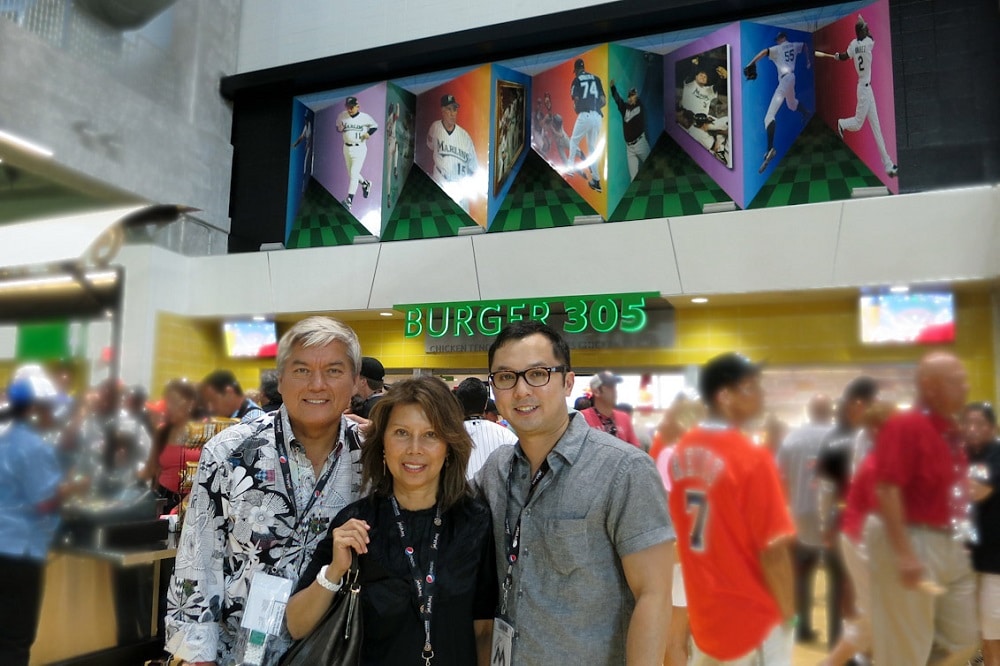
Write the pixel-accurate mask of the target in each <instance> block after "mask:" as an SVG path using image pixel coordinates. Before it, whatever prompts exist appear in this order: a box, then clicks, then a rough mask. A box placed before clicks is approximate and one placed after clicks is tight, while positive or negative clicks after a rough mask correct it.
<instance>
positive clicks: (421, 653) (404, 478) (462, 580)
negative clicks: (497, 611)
mask: <svg viewBox="0 0 1000 666" xmlns="http://www.w3.org/2000/svg"><path fill="white" fill-rule="evenodd" d="M471 451H472V440H471V439H470V438H469V435H468V433H467V432H466V431H465V425H464V423H463V412H462V408H461V406H460V405H459V403H458V400H456V399H455V397H454V396H453V395H452V393H451V390H450V389H449V388H448V386H447V385H445V383H444V382H442V381H441V380H440V379H437V378H436V377H429V376H425V377H418V378H416V379H408V380H405V381H402V382H398V383H396V384H393V386H392V390H391V391H389V392H388V393H386V394H385V396H384V397H383V398H382V399H381V400H379V401H378V403H377V404H376V405H375V407H374V409H372V413H371V424H370V426H369V429H368V431H367V436H366V438H365V445H364V449H363V452H362V454H361V467H362V478H363V485H364V487H365V488H366V489H368V490H369V491H370V492H371V494H370V495H369V496H368V497H366V498H364V499H362V500H359V501H357V502H355V503H354V504H351V505H349V506H348V507H347V508H345V509H344V510H343V511H342V512H341V513H340V515H338V516H337V517H336V518H335V519H334V521H333V525H334V528H333V530H332V532H331V533H329V534H328V536H327V537H326V538H325V539H324V540H323V541H321V542H320V544H319V546H317V548H316V554H315V556H314V557H313V560H312V563H311V564H310V565H309V566H308V568H306V570H305V571H304V573H303V575H302V577H301V578H300V579H299V583H298V589H299V591H298V592H297V593H296V594H295V595H294V596H293V597H292V598H291V599H290V600H289V602H288V608H287V624H288V631H289V633H290V634H291V635H292V636H293V637H295V638H300V637H302V636H304V635H306V634H308V633H310V632H311V631H312V630H313V629H314V628H315V627H316V625H317V623H318V622H319V620H320V618H321V617H322V616H323V614H324V613H325V612H326V610H327V609H328V608H329V607H330V604H331V603H333V601H334V599H335V598H336V595H335V594H334V592H335V591H336V590H337V589H338V587H339V586H340V585H341V584H342V583H341V579H342V577H343V576H344V574H345V573H346V572H347V570H348V569H349V568H350V566H351V559H352V558H351V554H352V552H355V553H357V554H358V555H359V556H360V557H359V558H358V567H359V569H360V572H361V573H360V578H359V582H360V584H361V606H360V608H361V613H362V623H363V627H364V634H363V639H362V643H361V663H362V664H367V665H372V666H375V665H380V666H411V665H412V666H425V664H428V663H433V664H436V665H438V666H471V665H472V664H476V663H478V664H479V665H480V666H486V665H487V664H489V654H488V651H489V647H490V645H489V642H490V631H491V629H492V626H493V622H492V618H493V610H494V608H495V607H496V594H497V588H496V563H495V561H494V551H495V550H496V549H495V548H494V545H493V530H492V525H491V523H490V514H489V509H488V508H487V506H486V504H485V502H483V501H482V500H480V499H475V498H473V497H472V494H471V490H470V488H469V485H468V483H467V482H466V478H465V468H466V465H468V462H469V455H470V453H471ZM346 602H347V601H346V599H342V600H341V601H340V603H346ZM432 654H433V661H431V659H430V657H431V655H432Z"/></svg>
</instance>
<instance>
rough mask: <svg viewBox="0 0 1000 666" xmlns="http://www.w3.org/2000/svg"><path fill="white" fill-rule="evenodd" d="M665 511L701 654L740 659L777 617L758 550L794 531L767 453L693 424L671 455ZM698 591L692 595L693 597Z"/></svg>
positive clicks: (731, 432)
mask: <svg viewBox="0 0 1000 666" xmlns="http://www.w3.org/2000/svg"><path fill="white" fill-rule="evenodd" d="M669 472H670V480H671V484H672V485H671V492H670V515H671V517H672V518H673V520H674V524H675V525H676V527H677V535H678V536H677V548H678V552H679V554H680V560H681V568H682V569H683V571H684V587H685V589H686V590H687V591H688V594H687V599H688V614H689V616H690V619H691V634H692V636H693V638H694V640H695V643H697V644H698V647H699V649H701V650H702V651H703V652H704V653H706V654H708V655H710V656H712V657H714V658H716V659H719V660H730V659H736V658H737V657H741V656H743V655H745V654H747V653H749V652H750V651H752V650H753V649H754V648H755V647H757V646H758V645H760V644H761V643H762V642H763V641H764V639H765V637H766V636H767V634H768V633H769V632H770V631H771V630H772V629H773V628H774V627H775V626H777V625H778V624H779V623H780V622H781V612H780V610H779V608H778V604H777V602H776V601H775V599H774V597H773V596H772V595H771V592H770V589H769V588H768V586H767V582H766V580H765V579H764V571H763V568H762V567H761V564H760V553H761V551H763V550H765V549H766V548H767V547H768V546H770V545H771V544H772V543H774V542H775V541H777V540H779V539H781V538H783V537H786V536H790V535H792V534H794V533H795V527H794V525H793V524H792V520H791V516H790V515H789V513H788V509H787V508H786V507H785V498H784V495H783V493H782V490H781V484H780V482H779V481H778V470H777V467H776V466H775V464H774V460H773V459H772V457H771V454H770V452H769V451H768V450H767V449H765V448H762V447H757V446H754V445H753V443H752V442H750V440H749V439H747V437H746V436H745V435H743V434H742V433H741V432H739V431H738V430H735V429H731V428H727V427H724V426H721V425H720V426H717V427H716V426H714V425H713V426H699V427H697V428H694V429H693V430H691V431H689V432H688V433H687V434H686V435H685V436H684V437H683V438H681V441H680V442H679V443H678V444H677V448H676V450H675V451H674V455H673V458H672V459H671V460H670V468H669ZM692 590H697V594H692Z"/></svg>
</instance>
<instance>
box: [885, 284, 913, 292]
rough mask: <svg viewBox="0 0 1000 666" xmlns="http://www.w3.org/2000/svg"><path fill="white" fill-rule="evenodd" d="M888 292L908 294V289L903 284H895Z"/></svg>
mask: <svg viewBox="0 0 1000 666" xmlns="http://www.w3.org/2000/svg"><path fill="white" fill-rule="evenodd" d="M889 291H891V292H892V293H894V294H906V293H909V291H910V288H909V287H907V286H906V285H905V284H897V285H896V286H894V287H889Z"/></svg>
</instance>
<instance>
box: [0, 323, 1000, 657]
mask: <svg viewBox="0 0 1000 666" xmlns="http://www.w3.org/2000/svg"><path fill="white" fill-rule="evenodd" d="M484 362H485V364H486V367H487V368H488V373H487V378H486V380H485V381H484V380H481V379H478V378H475V377H471V378H468V379H465V380H464V381H462V382H461V383H459V384H458V385H457V386H455V387H454V388H451V387H449V386H448V385H447V384H446V383H445V382H443V381H442V380H440V379H438V378H435V377H431V376H416V377H413V378H408V379H405V380H402V381H397V382H394V383H393V384H392V385H391V386H389V385H388V384H386V382H385V369H384V367H383V366H382V364H381V363H380V362H379V361H378V360H377V359H375V358H371V357H362V355H361V347H360V343H359V341H358V339H357V336H356V335H355V333H354V331H353V330H351V329H350V328H349V327H348V326H346V325H344V324H342V323H341V322H339V321H336V320H334V319H331V318H328V317H310V318H307V319H304V320H302V321H300V322H298V323H297V324H295V325H294V326H293V327H291V328H290V329H289V330H288V331H287V332H286V333H285V335H284V336H282V338H281V340H280V342H279V344H278V351H277V359H276V366H277V367H276V369H275V370H272V371H267V372H265V373H263V375H262V381H261V385H260V387H259V388H257V389H254V390H247V391H244V390H243V388H242V387H241V386H240V383H239V382H238V381H237V378H236V377H235V375H234V374H233V373H232V372H230V371H228V370H217V371H214V372H212V373H210V374H209V375H207V376H206V377H204V378H203V379H202V381H201V382H200V383H198V384H195V383H192V382H188V381H186V380H182V379H175V380H171V381H169V382H168V383H167V384H166V386H165V387H164V389H163V392H162V395H161V396H160V397H159V398H158V399H157V400H154V401H150V400H149V399H148V398H147V396H145V394H144V393H143V392H142V391H141V390H139V389H133V390H123V388H122V387H121V386H120V385H118V384H117V383H113V382H104V383H102V384H101V385H99V386H98V387H97V388H96V389H95V390H94V391H93V392H92V394H89V395H87V396H86V397H85V398H84V399H82V400H80V401H74V400H72V399H71V398H69V397H68V396H67V394H66V393H65V392H63V391H60V390H58V389H56V388H55V385H54V384H53V383H52V382H51V381H50V380H49V379H48V378H47V377H46V375H45V373H44V372H43V371H42V370H41V369H40V368H37V367H28V368H22V369H21V370H19V371H18V374H17V375H16V376H15V377H14V379H13V380H12V382H11V383H10V385H9V387H8V389H7V402H8V404H9V407H8V409H7V413H6V414H5V415H4V416H3V417H2V418H3V423H2V424H0V475H2V476H3V478H2V479H0V585H3V586H4V589H5V590H10V591H11V594H14V595H16V597H17V603H12V604H8V605H6V607H7V609H8V610H7V611H4V613H5V616H4V618H2V619H4V620H5V621H2V622H0V663H4V664H7V663H10V664H22V663H23V664H26V663H27V659H28V653H29V650H30V646H31V643H32V641H33V640H34V635H35V628H36V626H37V621H38V613H39V609H40V599H41V589H42V585H43V574H44V562H45V557H46V553H47V550H48V547H49V544H50V543H51V539H52V536H53V534H54V531H55V526H56V525H57V524H58V511H59V506H60V504H61V503H62V502H64V501H65V500H66V499H67V498H69V497H72V496H73V495H78V494H91V495H99V496H107V497H110V496H119V495H120V494H121V493H123V492H126V491H128V490H129V489H134V488H136V487H139V488H143V489H147V488H148V490H149V492H152V493H155V494H156V495H158V496H159V497H160V498H162V499H163V500H164V501H165V503H166V510H167V511H170V510H175V511H176V510H177V508H178V506H179V505H181V503H182V502H184V503H185V504H186V511H185V512H184V519H183V529H182V532H181V535H180V538H179V544H178V548H177V556H176V561H175V567H174V570H173V576H172V579H171V581H170V585H169V589H168V591H167V609H166V614H165V618H164V622H165V629H166V632H165V634H166V635H165V646H166V650H167V651H168V652H169V653H170V654H172V655H173V656H174V658H175V659H177V660H180V661H182V662H183V663H187V664H192V665H198V664H218V665H225V666H229V665H234V664H247V665H252V666H264V665H271V664H277V663H279V661H280V660H281V658H282V656H283V655H284V654H285V653H286V652H287V651H288V650H289V648H290V647H291V646H292V645H293V644H296V642H297V641H298V642H301V641H309V640H313V639H314V638H313V637H314V636H315V635H316V634H317V633H320V630H318V629H316V628H317V627H318V626H321V624H322V622H323V621H324V619H325V618H326V617H327V616H328V614H329V613H330V611H331V608H334V607H336V606H337V605H338V604H340V603H345V602H344V601H343V598H344V596H345V595H344V594H343V593H342V592H341V590H342V588H344V586H345V585H346V580H347V577H348V576H347V575H348V573H349V571H350V570H351V569H352V566H356V567H357V571H358V574H357V578H356V580H354V581H353V582H352V585H359V586H360V607H359V608H360V613H361V618H362V621H363V623H364V626H365V631H364V635H363V639H362V641H361V645H360V662H359V663H362V664H386V665H390V664H391V665H394V666H395V665H406V664H411V663H412V664H419V665H420V666H427V665H428V664H462V665H465V664H476V663H478V664H481V665H487V664H499V663H504V664H549V663H581V664H624V663H628V664H649V665H652V664H656V665H657V666H659V665H660V664H668V665H672V666H678V665H680V664H689V663H692V664H699V665H710V664H711V665H714V664H733V665H738V666H742V665H744V664H745V665H747V666H749V665H751V664H762V665H765V666H770V665H772V664H783V665H790V664H791V661H792V649H793V643H794V642H795V641H800V642H815V641H816V640H817V635H818V633H819V632H817V627H816V626H814V624H813V622H812V613H813V599H812V590H813V588H814V582H813V576H814V574H815V572H816V570H817V569H818V568H820V567H822V568H824V569H825V572H826V576H825V581H826V584H827V594H826V599H827V603H828V608H827V614H826V615H827V621H828V626H827V628H826V632H825V633H826V636H827V638H828V640H829V643H830V645H829V648H830V653H829V655H828V657H827V658H826V659H825V660H824V661H823V662H822V663H823V666H831V665H834V664H868V663H874V664H877V665H878V666H883V665H895V664H898V665H899V666H913V665H914V664H927V663H942V664H956V665H958V664H961V665H964V664H966V663H967V661H968V660H969V659H976V658H977V657H976V654H975V653H976V651H977V649H980V648H981V655H980V656H979V657H978V658H979V659H980V660H982V661H981V662H980V663H985V664H987V665H989V666H998V664H1000V617H998V615H1000V561H998V558H1000V499H998V497H997V496H996V494H995V493H994V492H993V489H994V488H995V487H996V484H997V483H998V482H1000V444H998V442H997V427H996V416H995V413H994V411H993V409H992V407H991V406H990V405H988V404H986V403H969V404H966V399H967V395H966V394H967V392H968V387H967V382H966V375H965V369H964V366H963V365H962V363H961V362H960V361H959V359H957V358H956V357H955V356H953V355H951V354H949V353H946V352H941V351H937V352H931V353H929V354H928V355H927V356H926V357H925V358H923V359H922V360H921V362H920V363H919V366H918V368H917V372H916V377H915V384H916V386H915V388H916V393H917V401H916V404H914V405H913V407H912V408H909V409H905V410H897V408H896V407H895V406H894V405H892V404H890V403H888V402H886V401H883V400H880V398H879V385H878V382H877V381H875V380H874V379H872V378H870V377H858V378H856V379H854V380H852V381H851V382H850V383H848V384H847V386H846V387H845V388H844V390H843V394H842V395H841V396H840V398H839V399H838V400H836V401H835V400H832V399H830V398H829V397H827V396H823V395H816V396H813V397H812V398H811V399H810V401H809V404H808V405H807V408H806V413H807V416H808V422H807V423H806V424H805V425H803V426H801V427H799V428H795V429H792V430H791V431H789V432H787V434H785V435H784V436H782V437H780V438H778V437H779V436H778V435H777V434H771V435H770V437H769V438H765V440H768V439H770V440H775V439H777V441H765V442H763V443H761V442H758V441H755V439H754V438H752V437H750V436H749V435H748V434H747V431H748V429H749V428H750V426H751V425H754V424H760V423H761V421H760V419H761V416H762V414H763V412H764V405H765V395H764V391H763V388H762V386H761V375H762V372H763V370H762V368H761V367H760V366H759V365H756V364H754V363H752V362H751V361H750V360H748V359H746V358H745V357H743V356H740V355H738V354H735V353H729V354H723V355H720V356H717V357H715V358H713V359H711V360H710V361H708V362H707V363H706V364H705V365H704V366H703V367H702V368H701V369H700V373H699V380H698V394H699V395H698V397H697V398H696V397H694V396H691V395H686V394H682V395H679V396H678V398H677V399H676V400H675V401H674V403H673V404H672V405H671V406H670V407H669V408H668V409H667V410H666V413H665V415H664V418H663V420H662V422H661V423H660V424H659V426H658V427H657V428H656V431H655V433H653V437H652V447H651V448H649V449H648V451H647V450H646V449H645V448H644V447H642V446H640V437H639V436H638V435H637V433H636V432H635V428H634V426H633V423H632V417H631V415H630V414H629V413H628V412H627V411H625V410H624V409H621V405H619V404H618V402H617V385H618V384H619V383H620V382H621V378H620V377H618V376H616V375H615V374H613V373H612V372H610V371H602V372H599V373H597V374H595V375H593V377H592V378H591V381H590V384H589V387H590V391H589V393H588V395H587V396H586V397H585V400H586V403H585V404H584V403H581V402H580V401H577V404H576V405H575V407H576V409H569V408H568V407H567V400H568V399H569V398H570V397H571V395H572V392H573V389H574V379H575V374H574V372H573V369H572V365H571V361H570V351H569V347H568V346H567V344H566V341H565V340H564V338H563V337H562V335H561V334H560V333H558V332H557V331H555V330H553V329H551V328H549V327H548V326H546V325H544V324H541V323H538V322H533V321H522V322H517V323H514V324H511V325H509V326H507V327H506V328H504V329H503V330H502V331H501V332H500V334H499V335H498V336H497V337H496V338H495V340H494V342H493V344H492V345H491V347H490V349H489V352H488V355H487V358H486V359H484ZM491 393H492V397H491ZM205 419H214V420H216V421H217V422H218V423H219V424H220V428H219V432H218V434H216V435H215V436H214V437H212V438H211V439H210V440H209V441H208V442H207V443H204V445H203V446H199V447H193V446H192V442H191V432H192V431H191V428H190V424H192V423H203V422H204V420H205ZM776 432H777V431H776ZM199 444H200V443H199ZM768 444H770V445H768ZM195 462H196V463H197V465H196V471H195V465H193V464H192V463H195ZM189 471H190V472H191V473H193V478H191V477H189V476H187V474H188V472H189ZM355 563H356V564H355ZM348 587H350V586H348ZM15 616H16V617H15Z"/></svg>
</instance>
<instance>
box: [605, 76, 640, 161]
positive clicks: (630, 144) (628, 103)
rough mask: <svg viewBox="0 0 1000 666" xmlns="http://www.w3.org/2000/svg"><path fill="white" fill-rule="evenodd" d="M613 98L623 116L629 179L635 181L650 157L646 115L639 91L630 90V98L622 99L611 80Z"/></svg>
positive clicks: (613, 81)
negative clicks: (640, 168)
mask: <svg viewBox="0 0 1000 666" xmlns="http://www.w3.org/2000/svg"><path fill="white" fill-rule="evenodd" d="M611 98H612V99H613V100H615V105H617V106H618V110H619V111H620V112H621V114H622V133H623V134H624V135H625V157H626V159H627V161H628V175H629V178H632V179H634V178H635V175H636V174H637V173H639V167H640V166H642V163H643V162H645V161H646V158H648V157H649V141H648V140H647V139H646V114H645V113H643V111H642V103H641V102H640V101H639V91H638V90H636V89H635V88H629V89H628V96H627V97H626V99H622V96H621V95H620V94H618V89H617V88H615V80H614V79H611Z"/></svg>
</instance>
